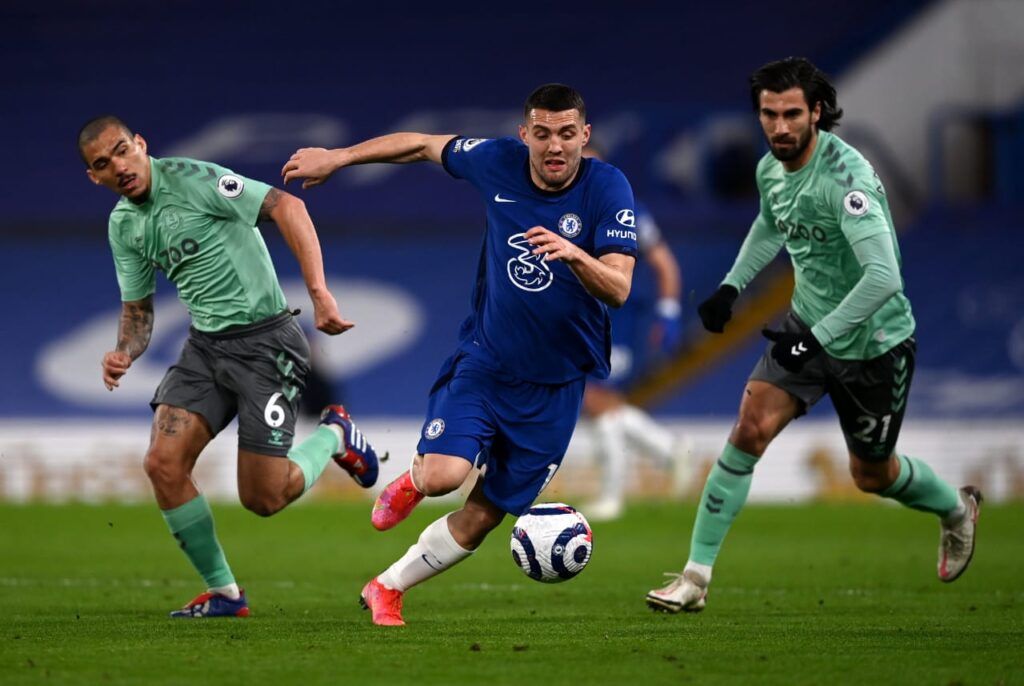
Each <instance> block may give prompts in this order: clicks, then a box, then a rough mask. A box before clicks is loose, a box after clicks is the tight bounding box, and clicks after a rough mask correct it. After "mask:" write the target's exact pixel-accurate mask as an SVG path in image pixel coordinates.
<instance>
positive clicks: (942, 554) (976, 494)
mask: <svg viewBox="0 0 1024 686" xmlns="http://www.w3.org/2000/svg"><path fill="white" fill-rule="evenodd" d="M957 493H958V494H959V496H960V501H961V502H962V503H963V504H964V507H965V508H966V511H965V512H964V516H963V517H961V518H960V519H959V520H958V521H956V522H953V523H948V524H947V523H946V522H942V536H941V538H940V539H939V564H938V571H939V581H945V582H946V583H949V582H950V581H956V580H957V578H959V576H960V575H961V574H963V573H964V571H965V570H966V569H967V565H969V564H970V563H971V557H973V556H974V534H975V530H976V529H977V526H978V512H979V511H980V510H981V501H982V497H981V491H979V490H978V489H977V488H975V487H974V486H964V487H963V488H961V489H960V490H959V491H958V492H957Z"/></svg>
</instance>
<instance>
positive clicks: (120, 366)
mask: <svg viewBox="0 0 1024 686" xmlns="http://www.w3.org/2000/svg"><path fill="white" fill-rule="evenodd" d="M101 364H102V367H103V385H105V386H106V387H107V390H108V391H112V390H114V389H115V388H117V387H118V386H120V385H121V384H120V383H118V379H120V378H121V377H122V376H124V373H125V372H127V371H128V367H131V366H132V358H131V356H130V355H129V354H128V353H125V352H121V351H120V350H111V351H110V352H108V353H107V354H106V355H104V356H103V362H102V363H101Z"/></svg>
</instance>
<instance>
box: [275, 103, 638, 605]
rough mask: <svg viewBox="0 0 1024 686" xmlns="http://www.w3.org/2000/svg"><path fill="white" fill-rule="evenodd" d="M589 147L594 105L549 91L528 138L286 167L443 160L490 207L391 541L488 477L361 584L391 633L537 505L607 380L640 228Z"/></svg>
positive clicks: (627, 195) (390, 497)
mask: <svg viewBox="0 0 1024 686" xmlns="http://www.w3.org/2000/svg"><path fill="white" fill-rule="evenodd" d="M589 138H590V124H588V123H587V114H586V108H585V106H584V103H583V98H582V97H580V95H579V93H577V92H576V91H575V90H573V89H572V88H569V87H568V86H564V85H560V84H548V85H545V86H541V87H540V88H538V89H537V90H535V91H534V92H533V93H532V94H531V95H530V96H529V98H527V100H526V105H525V108H524V121H523V123H522V125H520V127H519V137H518V138H499V139H494V140H486V139H480V138H463V137H461V136H453V135H443V136H433V135H424V134H419V133H396V134H391V135H388V136H383V137H381V138H375V139H372V140H368V141H365V142H363V143H360V144H358V145H355V146H353V147H351V148H342V149H338V150H324V149H322V148H318V149H302V150H299V151H298V152H296V153H295V155H293V156H292V158H291V159H290V160H289V161H288V162H287V163H286V164H285V166H284V169H283V174H284V179H285V182H286V183H287V182H289V181H291V180H293V179H304V181H303V187H305V188H308V187H310V186H314V185H317V184H320V183H323V182H324V181H326V180H327V178H328V177H329V176H330V175H331V174H332V173H334V172H335V171H337V170H338V169H340V168H342V167H346V166H349V165H353V164H367V163H371V162H395V163H404V162H417V161H421V160H429V161H431V162H436V163H438V164H441V165H443V166H444V168H445V169H446V170H447V171H448V173H450V174H451V175H452V176H454V177H455V178H458V179H466V180H467V181H469V182H470V183H472V184H473V185H474V186H475V187H476V188H477V190H478V191H480V194H481V196H482V197H483V200H484V202H485V203H486V205H487V222H486V229H485V231H484V240H483V247H482V252H481V256H480V266H479V272H478V274H477V279H476V283H475V289H474V292H473V297H472V311H471V313H470V315H469V317H468V318H467V319H466V321H465V322H464V323H463V325H462V329H461V332H460V336H459V339H460V340H459V345H458V349H457V350H456V352H455V353H454V354H453V355H452V356H451V357H450V358H449V359H448V360H446V361H445V363H444V364H443V365H442V367H441V370H440V374H439V375H438V377H437V380H436V381H435V383H434V385H433V388H431V390H430V395H429V399H428V402H427V413H426V418H425V421H424V423H423V431H422V435H421V438H420V441H419V445H418V446H417V449H416V452H417V454H416V455H415V457H414V458H413V462H412V466H411V468H410V470H409V471H408V472H406V473H404V474H402V475H401V476H400V477H399V478H398V479H396V480H395V481H394V482H392V483H391V484H389V485H388V486H387V488H386V489H385V490H384V492H383V493H382V494H381V496H380V497H379V498H378V499H377V502H376V504H375V505H374V510H373V515H372V521H373V524H374V526H376V527H377V528H378V529H389V528H391V527H393V526H395V525H396V524H398V523H399V522H400V521H402V520H403V519H405V517H407V516H408V515H409V513H410V512H411V511H412V509H413V508H414V507H415V506H416V505H417V504H418V503H419V502H420V501H421V500H422V498H423V497H424V496H436V495H442V494H444V493H449V492H451V491H453V490H455V489H456V488H458V487H459V486H460V485H461V484H462V482H463V481H464V480H465V479H466V477H467V476H468V474H469V473H470V470H471V469H472V468H473V467H474V466H481V467H483V466H486V469H485V470H484V473H483V477H482V478H481V479H480V480H478V481H477V483H476V486H475V487H474V488H473V490H472V492H471V493H470V494H469V497H468V498H467V499H466V503H465V504H464V505H463V506H462V507H461V508H460V509H458V510H456V511H455V512H452V513H451V514H448V515H445V516H444V517H442V518H441V519H439V520H437V521H436V522H434V523H433V524H431V525H430V526H428V527H427V528H426V529H425V530H424V531H423V533H422V534H421V535H420V537H419V540H418V541H417V542H416V543H415V544H413V546H412V547H410V548H409V550H408V552H407V553H406V554H405V555H404V556H403V557H402V558H401V559H399V560H398V561H397V562H395V563H394V564H392V565H391V566H390V567H388V568H387V569H386V570H385V571H384V572H382V573H381V574H380V575H378V576H377V577H376V578H374V579H373V580H371V581H370V582H369V583H367V584H366V586H365V587H364V588H363V591H362V595H361V600H362V602H363V604H364V606H368V607H369V608H370V609H371V610H372V611H373V621H374V622H375V623H377V624H383V625H401V624H404V621H403V619H402V595H403V593H404V592H405V591H407V590H408V589H409V588H411V587H412V586H414V585H416V584H418V583H420V582H422V581H425V580H426V579H429V578H430V577H432V576H435V575H437V574H439V573H441V572H443V571H445V570H446V569H449V568H450V567H452V566H453V565H455V564H457V563H458V562H460V561H462V560H464V559H465V558H466V557H468V556H469V555H471V554H472V552H473V551H474V550H475V549H476V548H477V547H478V546H479V545H480V544H481V543H482V542H483V540H484V538H485V537H486V536H487V534H488V533H489V532H490V531H491V530H492V529H493V528H494V527H496V526H497V525H498V523H499V522H501V520H502V519H503V518H504V516H505V514H506V513H508V514H512V515H518V514H520V513H522V512H524V511H525V510H527V509H528V508H529V506H530V504H531V503H532V502H533V500H534V498H536V497H537V495H538V494H539V493H540V492H541V491H542V490H543V489H544V487H545V485H547V483H548V481H550V479H551V477H552V476H554V474H555V471H556V470H557V469H558V466H559V464H560V463H561V461H562V458H563V456H564V454H565V449H566V447H567V446H568V444H569V438H570V437H571V436H572V432H573V427H574V426H575V425H576V420H577V418H578V416H579V411H580V401H581V398H582V397H583V387H584V383H585V380H586V376H587V375H588V374H593V375H595V376H597V377H598V378H605V377H607V376H608V369H609V367H608V364H609V363H608V350H609V346H610V337H609V322H608V310H607V308H608V307H609V306H611V307H619V306H621V305H622V304H623V302H625V300H626V297H627V296H628V295H629V290H630V285H631V282H632V276H633V263H634V259H635V258H634V256H635V255H636V216H635V213H634V209H633V194H632V191H631V190H630V187H629V184H628V183H627V181H626V178H625V177H624V176H623V175H622V173H621V172H620V171H619V170H618V169H616V168H615V167H612V166H611V165H608V164H604V163H603V162H599V161H597V160H588V159H583V158H582V152H583V147H584V146H585V145H586V144H587V141H588V139H589Z"/></svg>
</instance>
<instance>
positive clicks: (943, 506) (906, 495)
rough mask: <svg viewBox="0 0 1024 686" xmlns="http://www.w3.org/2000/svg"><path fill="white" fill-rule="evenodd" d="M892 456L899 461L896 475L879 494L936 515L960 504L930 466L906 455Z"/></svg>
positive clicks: (952, 509)
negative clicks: (889, 484) (890, 484)
mask: <svg viewBox="0 0 1024 686" xmlns="http://www.w3.org/2000/svg"><path fill="white" fill-rule="evenodd" d="M896 459H898V460H899V462H900V473H899V476H897V477H896V480H895V481H894V482H893V483H892V486H889V488H887V489H885V490H884V491H882V492H881V493H879V495H881V496H882V497H883V498H892V499H893V500H895V501H896V502H898V503H901V504H903V505H906V506H907V507H911V508H913V509H915V510H922V511H924V512H931V513H932V514H937V515H939V516H940V517H946V516H948V515H950V514H951V513H952V512H953V511H954V510H956V509H957V508H958V507H960V496H959V495H958V494H957V491H956V489H955V488H953V487H952V486H950V485H949V484H948V483H947V482H945V481H943V480H942V479H940V478H939V477H938V475H937V474H936V473H935V472H934V471H932V468H931V467H929V466H928V465H927V464H925V463H924V462H922V461H921V460H918V459H917V458H914V457H910V456H909V455H899V456H898V457H897V458H896Z"/></svg>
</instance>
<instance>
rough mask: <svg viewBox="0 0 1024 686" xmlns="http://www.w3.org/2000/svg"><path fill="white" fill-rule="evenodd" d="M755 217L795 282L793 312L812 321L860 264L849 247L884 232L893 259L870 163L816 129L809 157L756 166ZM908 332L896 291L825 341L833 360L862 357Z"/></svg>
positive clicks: (908, 318) (905, 307)
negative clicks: (791, 167) (785, 258)
mask: <svg viewBox="0 0 1024 686" xmlns="http://www.w3.org/2000/svg"><path fill="white" fill-rule="evenodd" d="M757 186H758V189H759V190H760V193H761V217H762V218H763V219H764V220H765V221H767V222H768V223H769V224H770V225H771V226H774V227H775V228H776V230H778V231H780V232H781V233H782V234H783V236H784V237H785V245H786V250H787V251H788V252H789V255H790V259H791V260H792V262H793V272H794V277H795V281H796V286H795V288H794V289H793V302H792V307H793V312H795V313H796V315H797V316H798V317H800V319H802V320H803V321H804V323H805V324H807V325H808V326H812V327H813V326H814V325H815V324H817V323H818V322H819V321H820V320H821V319H822V318H823V317H825V316H826V315H827V314H829V313H830V312H832V310H834V309H836V307H838V306H839V303H840V302H842V300H843V298H845V297H846V295H847V293H849V292H850V290H851V289H852V288H853V287H854V286H855V285H856V284H857V282H858V281H859V280H860V278H861V276H862V274H863V269H862V268H861V266H860V264H859V263H858V261H857V258H856V256H855V255H854V253H853V250H852V248H851V247H850V246H851V245H852V244H854V243H856V242H857V241H860V240H863V239H865V238H868V237H871V236H875V235H878V234H885V235H887V236H888V237H889V238H890V240H892V243H893V250H894V251H895V253H896V258H897V261H899V255H900V253H899V245H898V243H897V242H896V231H895V229H894V228H893V223H892V216H891V215H890V213H889V203H888V201H887V200H886V197H885V189H884V188H883V187H882V182H881V181H880V180H879V178H878V175H877V174H876V173H875V170H874V169H872V168H871V164H870V163H869V162H868V161H867V160H866V159H864V157H863V156H862V155H861V154H860V153H859V152H857V150H855V149H854V148H853V147H851V146H850V145H848V144H847V143H846V142H844V141H843V140H842V139H840V138H839V137H837V136H835V135H834V134H831V133H828V132H826V131H821V132H819V133H818V143H817V145H816V147H815V149H814V153H813V155H812V156H811V159H810V161H809V162H808V163H807V164H806V165H804V166H803V167H802V168H801V169H799V170H798V171H795V172H792V173H790V172H787V171H786V170H785V169H784V168H783V166H782V163H781V162H780V161H778V160H777V159H775V157H773V156H772V154H771V153H768V154H767V155H765V156H764V158H763V159H762V160H761V161H760V163H759V164H758V165H757ZM913 333H914V317H913V315H912V314H911V312H910V302H909V301H908V300H907V298H906V297H905V296H904V295H903V293H902V291H901V292H899V293H897V294H895V295H893V296H892V297H891V298H889V299H888V300H887V301H886V302H885V303H884V304H883V305H882V306H881V307H880V308H879V309H878V310H877V311H876V312H875V313H874V314H873V315H872V316H871V317H870V318H869V319H867V321H865V322H863V323H862V324H860V325H859V326H857V327H856V328H854V329H852V330H851V331H848V332H847V333H845V334H844V335H842V336H839V337H838V338H836V340H834V341H832V342H831V343H829V344H827V345H826V346H825V350H826V351H827V352H828V354H830V355H832V356H833V357H837V358H840V359H845V360H867V359H871V358H873V357H877V356H879V355H882V354H884V353H885V352H887V351H888V350H890V349H891V348H893V347H894V346H896V345H897V344H899V343H901V342H902V341H904V340H906V339H907V338H909V337H910V336H911V335H912V334H913Z"/></svg>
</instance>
